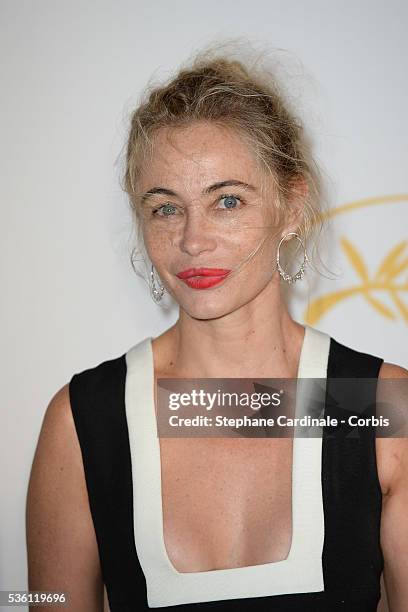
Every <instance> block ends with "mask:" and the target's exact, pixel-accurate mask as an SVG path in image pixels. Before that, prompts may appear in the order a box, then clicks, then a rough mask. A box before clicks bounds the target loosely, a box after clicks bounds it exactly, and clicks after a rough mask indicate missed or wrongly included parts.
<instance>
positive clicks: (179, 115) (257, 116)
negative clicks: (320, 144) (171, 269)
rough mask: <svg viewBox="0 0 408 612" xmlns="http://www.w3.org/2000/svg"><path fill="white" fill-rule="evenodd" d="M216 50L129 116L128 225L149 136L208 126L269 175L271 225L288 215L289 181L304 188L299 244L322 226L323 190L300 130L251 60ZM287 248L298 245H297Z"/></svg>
mask: <svg viewBox="0 0 408 612" xmlns="http://www.w3.org/2000/svg"><path fill="white" fill-rule="evenodd" d="M223 46H224V47H225V46H226V45H225V43H224V45H222V44H221V45H213V46H210V47H209V48H206V49H204V50H202V51H201V52H199V53H197V54H196V55H195V56H194V57H193V59H192V60H190V61H189V62H188V63H186V64H185V65H183V66H182V67H181V68H180V69H179V71H178V72H177V74H176V75H175V76H172V77H171V78H170V79H168V80H167V82H164V83H161V84H158V85H157V84H156V85H149V86H147V87H146V89H145V91H144V93H143V94H142V99H141V101H140V103H139V105H138V107H137V108H136V109H135V110H134V111H133V113H132V115H131V121H130V130H129V134H128V140H127V143H126V160H125V171H124V176H123V186H122V188H123V190H124V191H125V192H126V193H127V194H128V197H129V201H130V205H131V208H132V211H133V212H134V213H135V217H136V222H137V223H138V222H139V221H140V217H139V206H138V177H139V175H140V171H141V168H142V165H143V163H144V162H145V160H146V159H147V158H148V156H149V155H150V154H151V153H152V145H153V136H154V134H155V132H156V131H157V130H159V129H160V128H171V127H184V126H189V125H191V124H193V123H195V122H198V121H207V122H208V121H210V122H214V123H217V124H218V125H220V126H223V127H227V128H232V129H233V130H235V131H237V132H238V133H239V134H240V135H241V136H242V137H243V138H244V139H245V141H246V142H247V143H248V144H249V145H250V147H251V149H252V151H253V153H254V154H255V157H256V159H257V160H259V162H260V164H261V167H262V168H263V169H264V170H265V171H266V173H267V174H266V175H265V176H267V175H269V176H270V177H272V180H273V182H274V185H275V187H276V189H275V193H276V197H275V201H276V213H277V215H278V224H280V223H282V221H284V219H285V215H286V214H287V213H288V210H289V207H288V196H289V195H291V194H293V192H294V191H296V179H298V178H301V179H302V180H303V182H305V183H306V184H307V193H306V195H305V196H302V202H303V204H304V206H303V211H302V213H301V217H300V223H299V225H298V227H297V229H296V231H297V233H298V234H299V235H300V237H301V239H302V240H303V241H304V244H306V242H307V240H308V239H309V238H310V236H311V234H312V233H313V234H314V233H316V234H318V233H320V232H321V230H322V228H323V219H324V211H323V206H324V184H323V180H322V174H321V171H320V169H319V167H318V165H317V163H316V162H315V160H314V157H313V155H312V146H311V144H310V142H309V139H308V137H307V135H306V133H305V129H304V126H303V124H302V122H301V120H300V119H299V117H298V116H297V115H296V113H295V112H294V111H293V110H292V109H291V108H290V103H289V101H288V100H287V99H285V95H284V93H283V88H282V87H280V86H279V83H278V79H277V77H276V74H274V73H273V72H272V73H271V71H270V70H268V68H265V67H262V66H260V65H259V56H257V58H256V60H255V61H253V60H252V59H251V58H250V59H245V58H243V57H239V58H238V59H237V58H236V57H234V56H233V53H232V54H231V53H228V52H226V51H225V50H224V49H223ZM227 46H228V43H227ZM247 46H248V45H247ZM241 55H242V54H241ZM138 229H140V227H139V228H138ZM139 237H140V234H139ZM292 243H296V245H295V246H296V248H298V247H299V243H298V241H297V240H293V241H292ZM313 248H314V249H316V243H314V244H313ZM310 257H311V255H310V254H309V259H310ZM312 259H313V258H312Z"/></svg>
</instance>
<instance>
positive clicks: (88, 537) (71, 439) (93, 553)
mask: <svg viewBox="0 0 408 612" xmlns="http://www.w3.org/2000/svg"><path fill="white" fill-rule="evenodd" d="M26 533H27V560H28V582H29V589H30V590H54V591H55V590H61V591H64V592H66V593H67V596H69V598H70V601H71V603H70V604H69V607H68V609H69V610H80V609H86V610H90V611H92V612H93V611H96V610H100V609H101V605H102V604H101V601H102V597H103V583H102V579H101V571H100V563H99V554H98V548H97V542H96V536H95V531H94V526H93V521H92V517H91V512H90V508H89V501H88V494H87V488H86V481H85V474H84V468H83V463H82V454H81V449H80V445H79V441H78V437H77V433H76V428H75V424H74V419H73V415H72V410H71V403H70V394H69V384H68V383H67V384H66V385H64V386H63V387H61V388H60V389H59V390H58V391H57V392H56V393H55V395H54V396H53V397H52V399H51V401H50V402H49V404H48V406H47V408H46V410H45V414H44V416H43V421H42V426H41V431H40V435H39V438H38V442H37V446H36V450H35V454H34V458H33V463H32V467H31V473H30V480H29V485H28V491H27V505H26ZM41 610H42V608H36V611H38V612H40V611H41ZM44 610H45V608H44Z"/></svg>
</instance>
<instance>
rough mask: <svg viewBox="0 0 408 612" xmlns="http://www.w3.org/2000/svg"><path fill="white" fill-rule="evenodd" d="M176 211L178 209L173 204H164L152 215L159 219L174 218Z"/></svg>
mask: <svg viewBox="0 0 408 612" xmlns="http://www.w3.org/2000/svg"><path fill="white" fill-rule="evenodd" d="M175 210H176V207H175V206H173V205H172V204H162V205H161V206H159V207H158V208H155V209H154V210H153V211H152V214H153V215H156V216H157V217H172V216H174V213H173V212H172V211H175ZM159 211H162V213H163V214H159ZM167 213H169V214H167Z"/></svg>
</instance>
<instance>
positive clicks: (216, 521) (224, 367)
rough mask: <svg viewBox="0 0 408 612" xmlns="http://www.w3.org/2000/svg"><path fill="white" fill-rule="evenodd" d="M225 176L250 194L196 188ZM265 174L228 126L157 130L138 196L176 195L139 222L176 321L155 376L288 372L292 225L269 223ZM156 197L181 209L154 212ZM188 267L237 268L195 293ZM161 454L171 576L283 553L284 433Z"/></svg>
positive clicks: (293, 331) (161, 347) (187, 443)
mask: <svg viewBox="0 0 408 612" xmlns="http://www.w3.org/2000/svg"><path fill="white" fill-rule="evenodd" d="M229 179H234V180H239V181H241V182H243V183H246V184H248V185H252V186H254V190H253V191H248V190H244V189H242V188H241V189H240V188H237V187H225V188H222V189H220V190H218V191H216V192H214V193H211V194H208V195H202V191H203V190H204V189H205V188H206V187H208V186H209V185H211V184H213V183H216V182H219V181H225V180H229ZM263 180H265V177H264V175H263V174H262V171H261V170H260V168H259V167H258V166H257V163H256V160H255V158H254V157H253V155H252V153H251V151H250V149H249V148H248V146H247V144H246V143H245V142H244V141H243V140H242V139H241V138H240V137H239V136H238V135H237V134H236V133H234V132H232V131H230V130H226V129H221V128H219V127H217V126H215V125H211V124H204V123H203V124H195V125H194V126H192V127H190V128H188V129H182V130H171V131H166V130H162V131H160V132H159V133H158V134H157V135H156V139H155V146H154V152H153V156H152V159H151V160H150V161H149V163H148V164H145V166H144V167H143V172H142V175H141V177H140V182H139V186H140V192H141V193H146V192H147V191H148V190H151V189H152V188H156V187H164V188H166V189H169V190H171V191H173V192H175V193H176V194H177V196H169V195H168V194H166V195H163V194H161V195H159V196H158V195H155V196H154V197H153V198H151V199H149V201H148V205H147V206H146V207H145V208H143V209H142V210H141V219H142V229H143V236H144V241H145V245H146V249H147V252H148V254H149V256H150V259H151V261H152V263H153V264H154V266H155V268H156V270H157V272H158V274H159V276H160V278H161V280H162V282H163V283H164V284H165V286H166V289H167V291H168V292H170V293H171V294H172V295H173V297H174V298H175V300H176V301H177V303H178V304H179V307H180V317H179V319H178V321H177V323H176V324H175V325H174V326H173V327H172V328H170V329H169V330H167V331H166V332H165V333H164V334H162V335H161V336H159V337H158V338H155V339H154V341H153V352H154V363H155V378H156V379H157V377H159V376H160V377H166V376H169V377H180V376H185V377H189V376H191V377H194V376H201V377H207V376H209V377H211V376H215V377H216V376H225V377H228V376H231V377H239V376H243V377H248V376H252V375H253V376H259V377H260V376H262V375H264V376H265V377H272V376H276V377H278V376H287V377H290V376H293V375H296V371H297V364H298V359H299V352H300V346H301V342H302V340H303V332H304V329H303V326H301V325H299V324H297V323H296V322H294V321H293V320H292V319H291V317H290V315H289V314H288V312H287V309H286V307H285V304H284V302H283V300H282V299H281V296H280V289H279V282H280V277H279V274H278V273H277V271H276V248H277V244H278V242H279V240H280V238H281V237H282V235H284V234H285V233H286V232H287V231H293V230H294V229H296V228H295V226H293V227H289V226H285V227H280V228H278V227H276V225H274V217H275V215H274V199H273V195H272V194H273V193H274V188H273V185H272V182H271V180H270V179H268V180H269V181H270V182H269V183H268V180H266V187H267V189H266V191H264V192H263V193H264V195H262V191H261V185H262V181H263ZM228 193H235V194H237V195H238V196H240V197H242V199H243V200H244V202H245V205H244V207H243V208H242V209H241V208H240V210H239V211H233V212H232V213H231V216H230V217H228V218H227V221H228V222H227V221H226V220H225V217H224V218H223V217H218V216H217V213H216V210H217V206H220V202H219V198H220V196H221V195H223V194H224V195H225V194H228ZM268 194H269V195H268ZM163 204H169V205H170V209H171V210H173V211H174V210H175V209H176V211H177V216H175V217H173V218H171V219H170V218H163V217H159V218H155V217H154V216H152V209H153V208H158V207H159V206H161V205H163ZM172 206H174V207H175V209H174V208H173V209H172V208H171V207H172ZM221 206H222V203H221ZM162 212H164V211H163V210H162ZM167 212H168V210H167ZM228 214H229V213H228ZM257 248H258V250H257V251H256V249H257ZM251 253H254V254H253V255H252V256H250V257H248V256H249V255H251ZM243 262H245V263H243ZM189 267H220V268H227V269H232V270H233V273H232V274H231V275H229V276H228V277H227V278H226V280H225V281H223V282H222V283H221V284H220V285H218V286H215V287H212V288H211V289H210V290H205V291H197V290H196V291H195V290H192V289H191V288H189V287H187V286H186V285H185V284H184V283H183V282H182V281H180V280H179V279H178V278H177V277H176V276H175V274H176V273H177V272H179V271H181V270H184V269H186V268H189ZM263 343H265V346H263ZM288 347H289V349H290V350H288ZM244 352H245V359H243V358H242V356H243V354H244ZM160 452H161V465H162V494H163V498H162V503H163V530H164V541H165V546H166V549H167V552H168V555H169V558H170V560H171V562H172V563H173V564H174V566H175V567H176V569H178V571H185V572H194V571H204V570H211V569H215V568H218V569H220V568H228V567H239V566H244V565H256V564H260V563H267V562H272V561H278V560H281V559H284V558H285V557H286V556H287V553H288V551H289V548H290V543H291V537H292V532H291V529H292V525H291V503H292V501H291V470H292V441H291V440H290V439H275V440H271V439H267V440H265V439H259V438H258V439H242V438H240V439H237V438H234V439H229V438H228V439H227V438H224V439H222V438H218V439H214V438H211V439H198V438H194V439H177V438H176V439H161V440H160ZM265 525H268V530H267V532H266V531H265Z"/></svg>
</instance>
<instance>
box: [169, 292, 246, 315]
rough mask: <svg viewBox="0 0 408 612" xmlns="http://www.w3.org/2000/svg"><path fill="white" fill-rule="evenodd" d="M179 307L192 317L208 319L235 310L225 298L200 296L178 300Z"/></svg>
mask: <svg viewBox="0 0 408 612" xmlns="http://www.w3.org/2000/svg"><path fill="white" fill-rule="evenodd" d="M179 304H180V307H181V308H182V309H183V310H184V311H185V312H186V313H187V314H188V315H189V316H190V317H192V318H193V319H201V320H209V319H218V318H220V317H224V316H225V315H227V314H229V313H230V312H232V311H233V310H235V309H234V308H233V307H232V305H231V304H230V303H228V304H227V300H226V299H225V298H220V297H218V299H217V298H214V299H208V298H205V297H204V296H200V297H199V298H198V299H196V300H191V301H189V302H188V303H184V304H183V302H182V301H181V302H179Z"/></svg>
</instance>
